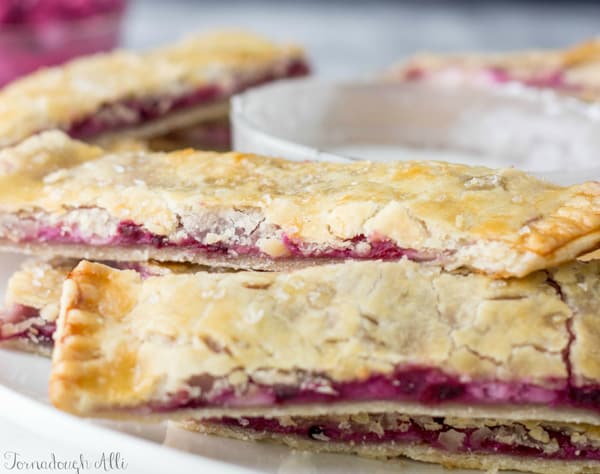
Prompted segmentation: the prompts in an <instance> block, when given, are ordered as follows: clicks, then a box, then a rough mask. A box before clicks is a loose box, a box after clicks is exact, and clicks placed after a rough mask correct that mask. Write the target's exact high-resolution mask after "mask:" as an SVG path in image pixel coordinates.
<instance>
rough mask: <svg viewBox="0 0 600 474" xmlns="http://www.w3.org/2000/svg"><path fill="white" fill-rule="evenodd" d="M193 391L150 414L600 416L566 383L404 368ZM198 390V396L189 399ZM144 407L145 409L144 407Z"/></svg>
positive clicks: (215, 382)
mask: <svg viewBox="0 0 600 474" xmlns="http://www.w3.org/2000/svg"><path fill="white" fill-rule="evenodd" d="M189 385H190V387H192V390H189V391H188V390H182V391H180V392H178V393H175V394H172V395H171V398H170V400H169V401H167V402H160V403H152V404H151V406H150V409H151V410H152V411H159V412H169V411H174V410H179V409H194V408H204V407H224V406H225V407H247V406H265V407H266V406H287V405H303V404H313V403H317V404H324V403H325V404H327V403H340V402H367V401H370V402H372V401H403V402H413V403H415V402H417V403H421V404H424V405H438V404H443V403H448V402H450V403H457V404H463V405H526V404H527V405H528V404H532V405H545V406H551V407H568V408H582V409H590V410H595V411H599V412H600V387H599V386H597V385H594V386H589V387H575V386H571V385H570V384H569V382H568V381H567V380H566V379H563V380H548V381H546V384H545V386H540V385H537V384H533V383H529V382H526V381H519V380H509V381H500V380H464V379H461V378H460V377H458V376H456V375H451V374H447V373H444V372H443V371H442V370H440V369H438V368H431V367H418V366H403V367H398V368H397V370H396V371H395V372H394V373H393V374H390V375H383V374H378V375H373V376H371V377H369V378H368V379H366V380H355V381H345V382H337V381H333V380H329V379H327V378H325V377H321V376H313V377H311V376H310V375H308V374H304V375H303V380H302V382H300V383H298V384H297V385H264V384H260V383H256V382H254V381H252V379H250V381H249V382H248V384H247V386H246V387H245V388H244V390H243V391H242V392H240V391H239V390H238V391H236V390H235V389H234V388H233V387H231V386H229V385H228V384H227V382H226V380H222V379H218V378H212V377H210V376H198V377H194V378H193V379H192V380H190V381H189ZM195 388H200V392H201V395H200V396H195V395H192V392H193V391H194V390H193V389H195ZM145 408H147V407H145Z"/></svg>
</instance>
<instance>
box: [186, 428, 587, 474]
mask: <svg viewBox="0 0 600 474" xmlns="http://www.w3.org/2000/svg"><path fill="white" fill-rule="evenodd" d="M470 421H471V422H474V424H477V421H476V420H470ZM498 421H499V420H498ZM508 423H510V422H508ZM530 423H531V422H530ZM482 424H483V422H482ZM181 426H182V427H183V428H185V429H188V430H191V431H197V432H200V433H205V434H210V435H217V436H224V437H227V438H233V439H237V440H241V441H266V442H273V443H278V444H284V445H286V446H288V447H290V448H292V449H296V450H302V451H313V452H325V453H340V454H357V455H359V456H363V457H366V458H373V459H381V460H394V461H401V460H402V459H404V458H409V459H413V460H416V461H423V462H429V463H436V464H442V465H443V466H445V467H447V468H449V469H456V468H463V469H479V470H486V471H489V472H495V471H496V470H498V471H505V470H510V471H513V470H517V471H524V472H534V473H539V474H592V473H597V472H598V469H599V468H598V462H597V461H586V460H577V461H574V460H569V461H560V460H553V459H543V458H534V457H527V456H509V455H505V454H493V453H486V454H481V453H477V452H471V453H460V452H452V451H447V450H443V449H439V448H436V447H432V446H429V445H427V444H418V443H407V444H403V443H397V442H382V443H370V444H367V443H352V444H351V443H343V442H334V441H321V440H316V439H310V438H308V437H300V436H296V435H287V434H278V433H270V432H268V431H254V430H251V429H245V428H243V427H240V426H232V425H224V424H221V423H218V422H214V421H211V420H200V421H195V420H187V421H185V422H182V423H181Z"/></svg>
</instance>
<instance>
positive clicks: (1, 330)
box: [0, 304, 56, 348]
mask: <svg viewBox="0 0 600 474" xmlns="http://www.w3.org/2000/svg"><path fill="white" fill-rule="evenodd" d="M19 323H26V324H21V325H19V327H20V328H21V329H20V330H18V331H15V330H14V329H13V327H14V325H16V324H19ZM27 323H28V324H27ZM55 331H56V323H55V322H53V321H44V320H43V319H42V318H41V317H40V312H39V310H38V309H36V308H32V307H31V306H25V305H20V304H16V305H14V306H13V307H12V308H11V309H10V310H9V311H7V312H5V313H0V342H2V341H13V340H15V339H19V340H27V341H30V342H32V343H33V344H35V345H36V346H40V347H46V348H51V347H52V346H53V345H54V340H53V339H52V336H53V335H54V332H55Z"/></svg>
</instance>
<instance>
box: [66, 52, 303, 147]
mask: <svg viewBox="0 0 600 474" xmlns="http://www.w3.org/2000/svg"><path fill="white" fill-rule="evenodd" d="M309 71H310V70H309V67H308V65H307V64H306V63H305V62H303V61H301V60H296V61H293V62H291V63H290V64H289V65H288V66H287V68H286V70H285V72H284V73H283V74H281V75H279V74H275V73H267V74H265V75H263V76H261V77H260V78H256V79H253V80H250V81H246V82H240V83H239V84H237V86H236V87H235V90H233V91H231V90H228V89H223V88H222V87H220V86H218V85H208V86H203V87H201V88H199V89H197V90H195V91H193V92H191V93H187V94H184V95H181V96H172V97H151V98H147V99H129V100H123V101H120V102H117V103H113V104H106V105H104V106H103V107H102V108H101V109H100V110H98V111H96V112H95V113H94V115H90V116H88V117H83V118H81V119H79V120H77V121H76V122H74V123H72V124H71V125H70V126H69V128H68V129H67V133H68V134H69V135H70V136H71V137H73V138H80V139H83V138H89V137H93V136H96V135H100V134H102V133H107V132H110V131H113V130H120V129H122V128H123V127H134V126H137V125H140V124H145V123H148V122H151V121H153V120H156V119H159V118H162V117H164V116H166V115H168V114H169V113H173V112H177V111H182V110H185V109H189V108H192V107H195V106H198V105H209V104H213V103H216V102H219V101H222V100H225V99H227V98H229V97H230V96H231V95H232V94H234V93H236V94H237V93H239V92H242V91H244V90H246V89H248V88H250V87H254V86H257V85H260V84H263V83H266V82H271V81H275V80H277V79H282V78H291V77H299V76H305V75H307V74H308V73H309Z"/></svg>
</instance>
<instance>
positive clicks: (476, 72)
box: [385, 39, 600, 100]
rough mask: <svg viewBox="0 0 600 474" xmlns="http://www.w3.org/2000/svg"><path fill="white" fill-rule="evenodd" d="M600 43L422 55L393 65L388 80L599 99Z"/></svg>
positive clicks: (596, 41)
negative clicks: (512, 87)
mask: <svg viewBox="0 0 600 474" xmlns="http://www.w3.org/2000/svg"><path fill="white" fill-rule="evenodd" d="M599 72H600V40H598V39H595V40H591V41H588V42H586V43H582V44H578V45H576V46H574V47H571V48H568V49H565V50H545V51H526V52H522V51H521V52H515V53H501V54H489V53H487V54H454V55H439V54H421V55H417V56H415V57H413V58H411V59H409V60H408V61H406V62H403V63H401V64H399V65H397V66H394V67H392V68H391V69H390V70H389V71H387V73H386V74H385V76H386V77H387V78H388V79H390V80H394V81H396V80H400V81H427V82H431V83H434V84H438V85H444V84H445V85H452V86H457V85H458V86H460V85H465V84H468V85H474V86H481V87H490V86H494V85H499V84H506V83H519V84H522V85H524V86H527V87H533V88H539V89H551V90H554V91H556V92H558V93H560V94H564V95H569V96H573V97H577V98H579V99H583V100H598V98H599V97H600V88H599V86H598V73H599Z"/></svg>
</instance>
